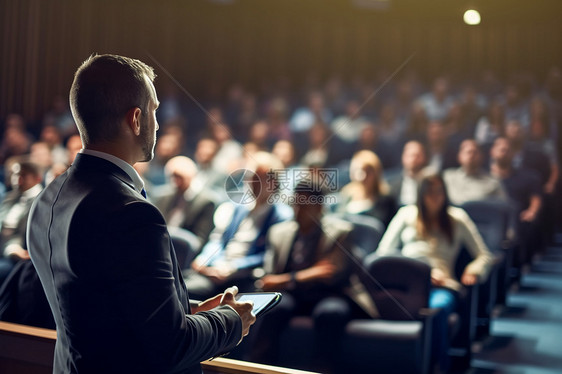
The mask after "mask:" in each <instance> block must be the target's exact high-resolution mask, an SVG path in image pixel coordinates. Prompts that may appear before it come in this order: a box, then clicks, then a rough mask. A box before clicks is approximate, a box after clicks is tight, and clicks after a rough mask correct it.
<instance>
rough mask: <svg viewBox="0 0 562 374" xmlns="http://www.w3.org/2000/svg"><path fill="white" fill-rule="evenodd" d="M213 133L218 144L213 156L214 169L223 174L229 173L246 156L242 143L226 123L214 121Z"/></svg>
mask: <svg viewBox="0 0 562 374" xmlns="http://www.w3.org/2000/svg"><path fill="white" fill-rule="evenodd" d="M211 134H212V136H213V138H214V139H215V141H216V142H217V145H218V148H217V152H216V153H215V155H214V157H213V169H215V170H216V171H218V172H220V173H223V174H229V173H230V172H231V171H233V170H236V168H235V167H236V165H237V163H238V162H239V160H240V158H242V157H244V150H243V149H242V145H241V144H240V143H239V142H238V141H237V140H236V139H234V137H233V135H232V130H231V129H230V127H229V126H228V125H227V124H225V123H213V124H212V125H211Z"/></svg>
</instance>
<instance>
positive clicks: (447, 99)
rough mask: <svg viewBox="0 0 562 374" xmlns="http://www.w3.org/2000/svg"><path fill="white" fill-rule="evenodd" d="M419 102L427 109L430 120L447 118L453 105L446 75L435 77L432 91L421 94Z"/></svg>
mask: <svg viewBox="0 0 562 374" xmlns="http://www.w3.org/2000/svg"><path fill="white" fill-rule="evenodd" d="M418 103H419V105H421V106H422V107H423V108H424V109H425V113H426V114H427V118H428V119H429V120H430V121H442V120H444V119H445V118H447V115H448V114H449V110H450V109H451V107H452V106H453V98H452V97H451V95H450V94H449V82H448V81H447V79H446V78H445V77H439V78H437V79H435V81H434V82H433V87H432V90H431V92H427V93H425V94H423V95H422V96H420V97H419V98H418Z"/></svg>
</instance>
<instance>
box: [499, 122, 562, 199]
mask: <svg viewBox="0 0 562 374" xmlns="http://www.w3.org/2000/svg"><path fill="white" fill-rule="evenodd" d="M505 136H506V138H507V139H508V140H509V143H510V145H511V149H512V151H513V167H515V168H516V169H519V168H524V169H527V170H534V171H535V172H536V173H538V175H539V177H540V179H541V188H542V189H543V191H545V192H548V191H551V190H553V189H554V185H555V184H556V180H557V179H558V171H557V169H555V168H552V166H551V162H550V160H549V157H548V156H547V155H546V154H545V153H544V152H543V151H542V150H541V149H538V148H534V147H532V146H531V144H529V142H527V139H528V138H529V136H528V135H527V134H526V133H525V130H524V128H523V126H522V125H521V123H520V122H518V121H515V120H511V121H508V122H507V123H506V125H505ZM551 185H552V186H551Z"/></svg>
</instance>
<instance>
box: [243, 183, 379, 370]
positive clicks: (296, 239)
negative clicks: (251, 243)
mask: <svg viewBox="0 0 562 374" xmlns="http://www.w3.org/2000/svg"><path fill="white" fill-rule="evenodd" d="M294 189H295V194H294V196H293V198H294V204H293V208H294V211H295V218H294V220H290V221H286V222H281V223H278V224H277V225H275V226H273V227H272V228H271V230H270V232H269V234H268V236H267V253H266V258H265V261H264V271H265V274H266V275H264V276H263V277H262V278H261V279H259V280H258V281H256V286H257V287H258V288H260V289H263V290H264V291H281V292H282V293H283V298H282V300H281V303H280V305H278V306H277V307H276V308H274V309H273V310H272V311H271V312H270V313H268V314H267V315H265V316H264V317H263V320H262V321H261V325H260V327H259V328H258V331H256V332H255V334H254V336H253V338H254V339H253V340H252V341H254V345H253V346H252V347H251V351H250V360H253V361H257V362H262V363H269V364H282V363H279V362H277V355H278V349H279V336H280V335H281V333H282V332H283V330H284V329H285V328H286V326H287V324H288V323H289V320H290V319H291V318H292V317H294V316H313V318H314V324H315V338H316V340H315V349H316V352H314V353H316V354H318V353H320V354H321V355H322V356H321V359H322V361H326V360H329V359H330V357H332V358H335V356H337V352H338V348H339V346H338V342H340V341H341V334H343V331H344V327H345V324H346V323H347V322H348V321H349V320H350V319H351V318H369V316H376V309H375V307H374V305H373V304H372V302H371V303H369V302H368V301H367V302H366V303H365V302H364V301H363V300H362V299H360V298H357V295H358V294H359V292H356V293H352V292H351V286H350V284H351V283H353V284H354V287H355V288H354V290H362V291H363V292H365V293H366V291H365V289H364V288H363V289H362V288H361V287H362V286H361V284H360V283H358V281H357V280H356V279H354V280H353V281H352V280H350V261H349V257H348V256H349V253H346V251H349V250H351V248H350V245H349V243H348V242H347V236H348V234H349V233H350V231H351V230H352V226H351V225H350V224H349V223H348V222H345V221H341V220H339V219H337V218H334V217H330V216H324V215H323V213H322V212H323V198H324V193H323V191H322V189H321V186H320V185H319V184H317V183H315V182H312V181H301V182H300V183H299V184H297V185H296V186H295V188H294ZM367 300H369V299H368V298H367ZM313 351H314V349H313V348H312V347H311V353H313ZM327 363H328V362H324V364H327Z"/></svg>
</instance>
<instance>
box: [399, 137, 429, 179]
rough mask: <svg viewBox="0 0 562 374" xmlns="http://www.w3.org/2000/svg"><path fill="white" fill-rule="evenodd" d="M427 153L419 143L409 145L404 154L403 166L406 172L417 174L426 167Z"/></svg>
mask: <svg viewBox="0 0 562 374" xmlns="http://www.w3.org/2000/svg"><path fill="white" fill-rule="evenodd" d="M425 161H426V160H425V151H424V149H423V146H422V145H421V144H419V143H408V144H406V146H405V147H404V152H403V153H402V166H403V168H404V170H405V171H406V172H409V173H413V174H415V173H417V172H419V171H420V170H421V169H422V168H423V167H424V165H425Z"/></svg>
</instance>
